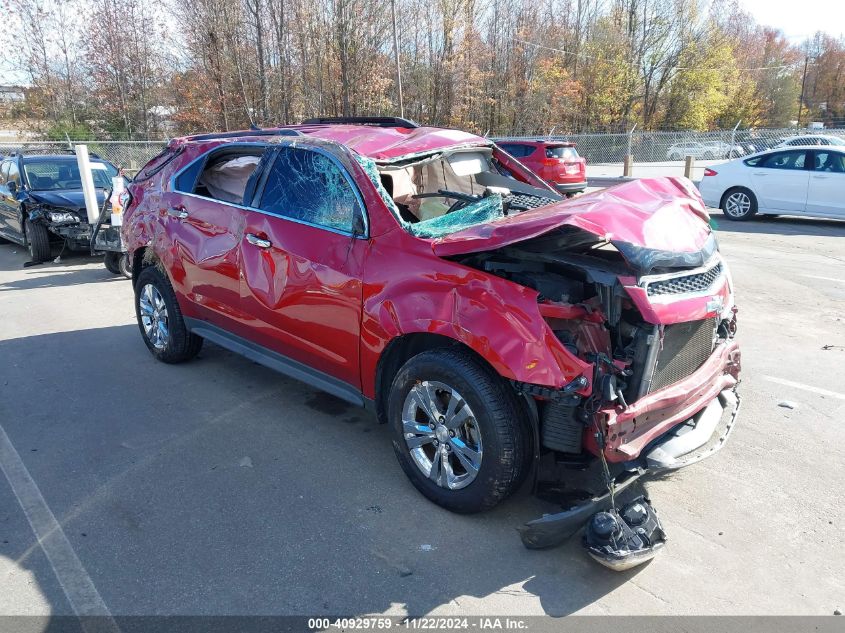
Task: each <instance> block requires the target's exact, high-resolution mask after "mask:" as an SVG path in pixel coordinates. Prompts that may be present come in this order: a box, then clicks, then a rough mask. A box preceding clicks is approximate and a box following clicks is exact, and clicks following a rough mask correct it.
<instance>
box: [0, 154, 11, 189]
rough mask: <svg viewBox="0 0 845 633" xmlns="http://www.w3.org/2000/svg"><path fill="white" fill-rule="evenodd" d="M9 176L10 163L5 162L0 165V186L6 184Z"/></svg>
mask: <svg viewBox="0 0 845 633" xmlns="http://www.w3.org/2000/svg"><path fill="white" fill-rule="evenodd" d="M8 175H9V161H7V160H4V161H3V162H2V163H0V185H5V184H6V178H7V177H8Z"/></svg>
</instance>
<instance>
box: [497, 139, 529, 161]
mask: <svg viewBox="0 0 845 633" xmlns="http://www.w3.org/2000/svg"><path fill="white" fill-rule="evenodd" d="M499 147H501V148H502V149H503V150H505V151H506V152H507V153H508V154H510V155H511V156H513V157H514V158H525V157H526V156H531V154H533V153H534V149H535V148H534V146H533V145H523V144H522V143H502V144H500V145H499Z"/></svg>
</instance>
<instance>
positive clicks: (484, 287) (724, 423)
mask: <svg viewBox="0 0 845 633" xmlns="http://www.w3.org/2000/svg"><path fill="white" fill-rule="evenodd" d="M124 207H125V209H126V212H125V219H124V223H123V238H124V241H125V244H126V246H127V248H128V250H129V253H130V254H131V256H132V261H133V266H132V271H133V278H134V281H133V283H134V291H135V310H136V314H137V319H138V326H139V329H140V333H141V336H142V337H143V340H144V343H145V344H146V346H147V347H148V348H149V350H150V352H151V353H152V354H153V355H154V356H155V357H156V358H158V359H159V360H162V361H164V362H168V363H175V362H180V361H185V360H188V359H190V358H192V357H193V356H195V355H196V354H197V352H198V351H199V350H200V347H201V346H202V344H203V341H204V340H208V341H211V342H213V343H216V344H218V345H221V346H223V347H225V348H228V349H230V350H234V351H237V352H239V353H241V354H243V355H245V356H247V357H248V358H250V359H253V360H254V361H256V362H259V363H262V364H264V365H266V366H268V367H270V368H272V369H275V370H278V371H280V372H282V373H285V374H287V375H289V376H293V377H295V378H297V379H299V380H302V381H305V382H307V383H310V384H311V385H314V386H316V387H318V388H320V389H322V390H324V391H326V392H328V393H330V394H333V395H334V396H336V397H338V398H342V399H344V400H346V401H349V402H351V403H354V404H357V405H362V406H366V407H371V408H372V409H373V410H374V411H375V412H376V413H377V415H378V417H379V419H380V420H381V421H383V422H386V423H388V424H389V425H390V428H391V430H392V433H393V446H394V449H395V452H396V455H397V457H398V459H399V463H400V464H401V466H402V468H403V470H404V471H405V473H406V474H407V475H408V477H409V478H410V480H411V481H412V482H413V484H414V485H415V486H416V487H417V488H418V489H419V490H420V491H421V492H422V493H423V494H424V495H426V496H427V497H428V498H429V499H431V500H433V501H434V502H436V503H438V504H440V505H442V506H444V507H446V508H449V509H451V510H455V511H458V512H473V511H478V510H483V509H486V508H490V507H492V506H494V505H495V504H496V503H498V502H499V501H501V500H502V499H504V498H505V497H507V496H508V495H509V494H510V493H511V492H513V491H514V490H515V489H516V488H517V487H518V486H519V484H520V482H521V481H522V480H523V479H524V477H525V475H526V473H527V472H528V471H529V470H530V469H531V467H532V465H533V464H536V463H537V462H538V460H540V459H541V458H542V457H543V456H544V455H549V456H556V457H557V459H558V460H559V461H567V460H568V461H571V462H573V463H578V464H584V463H587V462H589V461H590V460H593V459H595V458H596V457H599V456H600V457H602V459H603V460H605V461H606V462H607V463H608V464H609V468H610V469H611V470H612V471H613V472H615V473H619V472H622V471H630V470H631V469H632V468H634V467H636V468H639V469H641V470H663V469H670V468H677V467H679V466H682V465H684V464H686V463H689V462H690V461H694V460H695V459H700V458H701V457H702V456H703V455H706V454H709V452H711V451H712V450H715V449H716V448H719V447H721V446H722V445H723V440H724V438H725V437H726V436H727V433H728V431H729V430H730V428H731V425H732V423H733V418H734V415H735V413H736V409H737V398H736V396H735V395H734V388H735V387H736V385H737V381H738V373H739V358H740V356H739V349H738V347H737V344H736V342H735V341H734V332H735V330H736V318H735V308H734V302H733V289H732V285H731V278H730V274H729V272H728V268H727V265H726V263H725V262H724V260H723V259H722V257H721V255H720V254H719V251H718V248H717V244H716V240H715V237H714V235H713V234H712V232H711V229H710V225H709V224H708V216H707V213H706V211H705V208H704V205H703V203H702V201H701V198H700V197H699V195H698V192H697V191H696V189H695V187H694V186H693V185H692V183H690V182H689V181H687V180H685V179H681V178H663V179H653V180H647V179H646V180H639V181H637V182H633V183H628V184H625V185H621V186H619V187H616V188H614V189H613V190H612V192H608V193H604V192H599V193H594V194H588V195H585V196H581V197H580V198H577V199H574V200H570V201H565V200H563V199H562V196H561V195H560V194H559V193H557V192H555V191H554V190H553V189H552V188H551V187H549V186H548V185H547V184H546V183H544V181H543V180H542V179H540V178H539V177H537V176H536V175H535V174H533V173H531V172H530V171H529V170H527V169H525V168H524V167H523V166H521V165H520V164H519V163H518V162H517V161H515V160H514V159H513V157H511V156H510V155H509V154H508V153H506V152H503V151H501V150H500V149H499V148H498V147H497V146H496V145H495V144H493V143H491V142H490V141H488V140H487V139H484V138H481V137H478V136H474V135H472V134H467V133H464V132H460V131H456V130H446V129H437V128H428V127H418V126H417V125H415V124H414V123H412V122H410V121H406V120H402V119H381V118H379V119H364V120H360V119H343V120H340V121H338V120H331V119H317V120H313V121H307V122H305V123H303V124H301V125H295V126H290V127H283V128H277V129H272V130H253V131H243V132H229V133H224V134H209V135H201V136H192V137H185V138H178V139H174V140H173V141H172V142H171V143H170V144H169V145H168V147H167V149H166V150H165V151H164V152H162V153H161V154H160V155H159V156H157V157H156V158H154V159H153V160H151V161H150V162H149V163H148V164H147V165H146V166H145V167H144V168H142V169H141V170H140V172H139V173H138V175H137V177H136V178H135V180H134V182H133V183H132V184H131V185H130V186H129V193H128V195H127V198H126V199H125V200H124Z"/></svg>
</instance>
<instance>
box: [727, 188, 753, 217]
mask: <svg viewBox="0 0 845 633" xmlns="http://www.w3.org/2000/svg"><path fill="white" fill-rule="evenodd" d="M750 210H751V198H749V197H748V194H746V193H743V192H741V191H735V192H734V193H732V194H731V195H729V196H728V199H727V200H725V213H727V214H728V215H729V216H731V217H732V218H741V217H743V216H744V215H746V214H747V213H748V212H749V211H750Z"/></svg>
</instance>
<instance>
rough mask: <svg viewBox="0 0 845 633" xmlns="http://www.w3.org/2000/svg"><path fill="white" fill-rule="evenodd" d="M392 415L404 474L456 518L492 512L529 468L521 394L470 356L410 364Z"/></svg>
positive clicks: (395, 393)
mask: <svg viewBox="0 0 845 633" xmlns="http://www.w3.org/2000/svg"><path fill="white" fill-rule="evenodd" d="M426 396H428V398H426ZM421 405H422V406H421ZM431 407H434V409H435V411H432V413H433V416H432V415H430V414H429V411H431ZM387 412H388V419H389V420H390V423H391V427H392V432H393V449H394V452H395V453H396V457H397V459H398V460H399V465H400V466H401V467H402V470H403V471H405V474H406V475H407V476H408V478H409V479H410V480H411V483H412V484H414V486H415V487H416V488H417V490H419V491H420V492H421V493H422V494H423V495H425V496H426V497H428V499H430V500H431V501H433V502H434V503H436V504H437V505H439V506H442V507H444V508H446V509H447V510H451V511H452V512H459V513H471V512H480V511H482V510H488V509H490V508H492V507H493V506H495V505H496V504H498V503H500V502H501V501H503V500H504V499H505V498H507V497H508V496H509V495H511V494H512V493H513V492H514V491H515V490H517V488H519V486H520V484H521V483H522V481H523V480H524V478H525V475H526V473H527V472H528V470H529V468H530V456H531V448H532V447H531V443H532V439H531V438H532V434H531V432H530V425H529V422H528V419H527V417H526V415H525V412H524V409H523V408H522V407H521V406H520V405H519V403H518V401H517V399H516V393H515V392H514V391H513V389H512V388H511V386H510V385H508V384H507V382H505V380H504V379H502V378H501V377H500V376H498V375H497V374H496V373H495V372H494V371H493V370H492V369H490V368H489V367H487V366H485V365H483V364H482V363H480V362H479V361H478V360H476V359H475V358H474V357H473V355H472V354H471V353H470V352H468V351H466V350H462V349H459V348H440V349H434V350H430V351H427V352H423V353H421V354H418V355H417V356H414V357H413V358H411V359H410V360H409V361H408V362H407V363H405V365H404V366H403V367H402V368H401V369H400V370H399V373H398V374H397V375H396V378H395V379H394V381H393V385H392V386H391V389H390V394H389V396H388V403H387ZM434 418H436V419H434ZM435 471H436V472H435Z"/></svg>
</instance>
